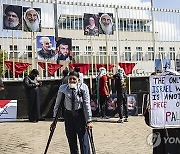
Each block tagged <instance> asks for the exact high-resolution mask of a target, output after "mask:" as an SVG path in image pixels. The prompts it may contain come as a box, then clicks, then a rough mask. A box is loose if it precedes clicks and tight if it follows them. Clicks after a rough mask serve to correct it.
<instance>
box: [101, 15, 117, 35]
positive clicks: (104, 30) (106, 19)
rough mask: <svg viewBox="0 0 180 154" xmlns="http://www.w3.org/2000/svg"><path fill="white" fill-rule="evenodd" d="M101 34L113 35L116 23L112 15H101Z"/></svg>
mask: <svg viewBox="0 0 180 154" xmlns="http://www.w3.org/2000/svg"><path fill="white" fill-rule="evenodd" d="M99 17H100V18H99V34H105V35H113V33H114V32H113V31H114V23H113V14H112V13H99Z"/></svg>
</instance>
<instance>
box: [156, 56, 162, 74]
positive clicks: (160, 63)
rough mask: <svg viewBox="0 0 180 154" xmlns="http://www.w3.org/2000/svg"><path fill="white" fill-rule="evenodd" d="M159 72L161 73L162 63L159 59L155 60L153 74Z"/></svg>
mask: <svg viewBox="0 0 180 154" xmlns="http://www.w3.org/2000/svg"><path fill="white" fill-rule="evenodd" d="M157 71H161V72H162V62H161V59H155V72H157Z"/></svg>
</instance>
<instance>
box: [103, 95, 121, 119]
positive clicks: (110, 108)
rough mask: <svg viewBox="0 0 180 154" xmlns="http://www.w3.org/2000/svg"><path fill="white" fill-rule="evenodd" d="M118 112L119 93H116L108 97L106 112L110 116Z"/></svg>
mask: <svg viewBox="0 0 180 154" xmlns="http://www.w3.org/2000/svg"><path fill="white" fill-rule="evenodd" d="M117 113H118V112H117V95H116V94H115V93H114V94H112V95H110V97H108V98H107V103H106V106H105V114H106V116H108V117H114V116H115V115H116V114H117Z"/></svg>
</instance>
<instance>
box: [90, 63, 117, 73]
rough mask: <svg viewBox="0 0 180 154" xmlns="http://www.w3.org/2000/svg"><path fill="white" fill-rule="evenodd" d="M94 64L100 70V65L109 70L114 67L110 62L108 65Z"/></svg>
mask: <svg viewBox="0 0 180 154" xmlns="http://www.w3.org/2000/svg"><path fill="white" fill-rule="evenodd" d="M93 66H94V67H96V68H97V69H98V70H99V68H100V67H104V68H105V69H106V70H108V71H109V70H111V69H112V68H113V67H114V65H112V64H108V66H107V64H93ZM107 67H108V68H107Z"/></svg>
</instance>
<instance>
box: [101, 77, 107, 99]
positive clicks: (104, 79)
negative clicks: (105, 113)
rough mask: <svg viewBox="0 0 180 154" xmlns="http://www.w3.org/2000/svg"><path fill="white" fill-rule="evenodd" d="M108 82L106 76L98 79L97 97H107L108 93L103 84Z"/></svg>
mask: <svg viewBox="0 0 180 154" xmlns="http://www.w3.org/2000/svg"><path fill="white" fill-rule="evenodd" d="M107 81H108V78H107V76H106V75H104V76H102V77H101V78H100V79H99V95H100V96H103V95H108V91H107V89H106V87H105V83H107Z"/></svg>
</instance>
